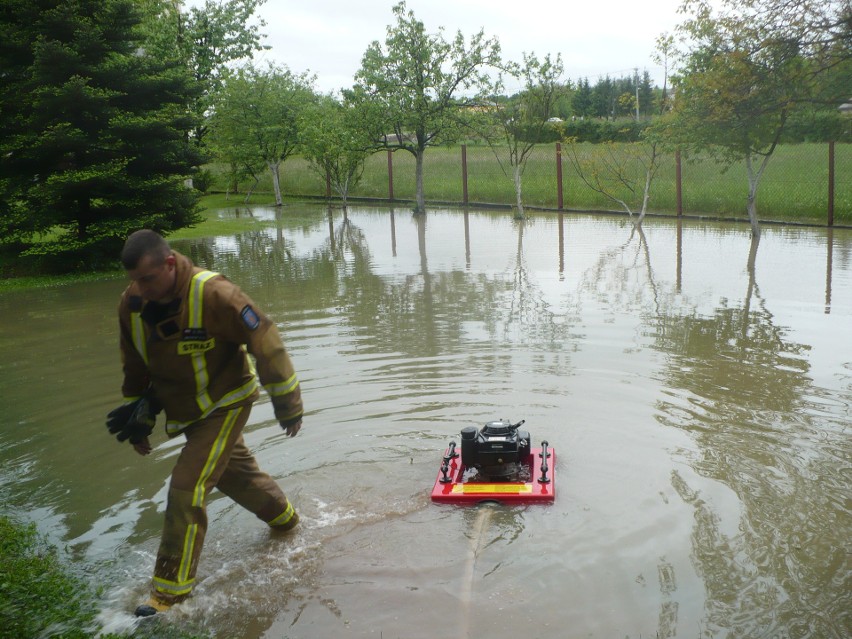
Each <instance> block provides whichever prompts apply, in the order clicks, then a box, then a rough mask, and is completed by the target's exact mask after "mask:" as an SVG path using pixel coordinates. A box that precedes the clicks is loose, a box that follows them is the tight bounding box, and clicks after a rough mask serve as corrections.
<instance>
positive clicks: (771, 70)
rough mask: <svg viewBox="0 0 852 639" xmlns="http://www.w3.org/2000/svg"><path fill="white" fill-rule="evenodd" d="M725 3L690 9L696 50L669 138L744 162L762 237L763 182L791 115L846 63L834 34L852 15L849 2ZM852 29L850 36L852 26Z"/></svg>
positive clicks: (698, 0) (698, 2)
mask: <svg viewBox="0 0 852 639" xmlns="http://www.w3.org/2000/svg"><path fill="white" fill-rule="evenodd" d="M717 4H718V6H719V9H718V10H714V9H713V8H712V7H711V6H710V4H708V3H707V2H705V0H694V1H693V0H687V2H686V3H685V4H684V10H685V11H686V12H687V13H689V12H691V17H690V18H689V19H687V20H686V21H685V22H684V23H683V24H682V25H681V27H680V30H681V32H682V33H683V34H685V35H686V36H687V37H688V38H689V39H690V41H691V42H692V43H693V48H692V49H691V50H690V51H688V52H687V53H686V54H685V55H684V56H683V61H682V68H681V73H680V76H679V78H676V79H675V90H676V95H677V98H676V100H675V102H674V108H673V113H672V114H671V120H670V123H669V124H670V128H669V132H670V136H671V138H672V139H674V140H676V141H677V143H678V144H679V145H680V146H681V147H682V148H685V149H690V148H691V149H696V150H704V149H709V152H710V153H711V154H712V155H713V157H715V158H716V159H717V160H719V161H720V162H722V163H724V164H727V165H732V164H734V163H735V162H740V161H744V163H745V166H746V172H747V177H748V195H747V198H746V201H747V210H748V216H749V221H750V223H751V228H752V234H753V235H754V236H755V237H759V236H760V226H759V223H758V217H757V194H758V188H759V185H760V180H761V177H762V176H763V174H764V171H765V170H766V167H767V165H768V164H769V161H770V158H771V157H772V154H773V153H774V151H775V149H776V148H777V145H778V143H779V141H780V140H781V136H782V134H783V132H784V129H785V127H786V125H787V122H788V120H789V118H790V116H791V114H792V113H794V112H795V111H796V110H797V109H800V108H801V107H802V106H803V105H805V104H807V103H809V102H811V101H812V100H814V98H815V97H816V95H817V94H818V90H817V85H818V84H819V80H820V76H821V75H822V74H823V73H825V72H826V71H827V70H829V69H831V68H832V67H833V66H834V65H835V64H838V56H836V55H835V54H834V53H833V52H834V51H835V50H836V49H837V47H840V48H841V49H846V50H847V54H848V41H847V44H846V46H845V47H844V46H842V44H841V43H839V42H838V41H837V40H836V35H835V32H834V31H833V29H838V28H839V27H838V26H837V25H838V24H842V23H843V21H842V19H841V18H840V17H839V16H842V15H846V16H847V18H846V20H847V21H848V20H849V15H850V13H849V8H848V2H847V3H846V5H845V6H846V9H845V11H846V13H845V14H844V13H843V10H842V8H841V6H842V4H843V3H842V2H822V1H821V2H816V0H813V1H812V0H791V1H790V2H781V0H747V1H741V0H721V1H720V2H719V3H717ZM826 7H828V9H826ZM832 10H834V11H836V14H835V13H832ZM773 11H777V12H780V13H778V14H776V13H773ZM779 15H780V17H779ZM815 16H818V17H815ZM830 16H837V17H836V19H832V18H831V17H830ZM785 19H789V20H792V22H790V23H788V22H785ZM823 19H824V20H825V22H823ZM812 29H817V32H816V33H814V32H813V31H812ZM846 29H847V31H846V33H847V34H848V33H849V31H848V25H847V27H846ZM840 58H842V56H840ZM846 59H848V58H846ZM846 90H847V91H848V86H847V89H846ZM837 99H839V96H838V98H837ZM838 103H839V102H838Z"/></svg>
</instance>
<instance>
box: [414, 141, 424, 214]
mask: <svg viewBox="0 0 852 639" xmlns="http://www.w3.org/2000/svg"><path fill="white" fill-rule="evenodd" d="M423 151H424V149H418V150H417V152H416V153H415V154H414V167H415V168H414V175H415V179H416V182H417V187H416V188H417V193H416V198H417V199H416V204H415V205H414V212H415V213H425V212H426V198H425V196H424V195H423Z"/></svg>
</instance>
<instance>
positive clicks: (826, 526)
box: [0, 206, 852, 639]
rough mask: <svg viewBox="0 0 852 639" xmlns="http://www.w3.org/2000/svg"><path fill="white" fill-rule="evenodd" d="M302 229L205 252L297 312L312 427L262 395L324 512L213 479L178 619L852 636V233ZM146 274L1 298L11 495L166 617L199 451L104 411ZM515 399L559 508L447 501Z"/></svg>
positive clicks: (253, 634)
mask: <svg viewBox="0 0 852 639" xmlns="http://www.w3.org/2000/svg"><path fill="white" fill-rule="evenodd" d="M251 213H252V214H254V215H255V216H258V217H267V218H270V219H275V213H274V211H269V210H265V211H264V210H255V211H252V212H251ZM297 213H298V214H299V215H296V214H297ZM232 214H234V212H233V211H224V212H223V213H222V215H232ZM240 214H241V215H246V214H247V211H246V210H245V209H243V210H241V211H240ZM296 217H298V219H299V220H300V221H299V222H298V223H295V222H290V221H288V220H289V219H293V218H296ZM279 218H280V219H279V222H278V224H277V226H273V227H271V228H270V229H269V230H268V231H258V232H253V233H248V234H244V235H241V236H237V237H219V238H211V239H209V240H205V241H203V242H193V243H180V244H178V245H177V248H178V249H179V250H182V251H185V252H187V253H189V254H190V255H191V256H192V257H193V258H194V259H195V260H196V261H197V262H198V263H199V264H202V265H203V266H206V267H209V268H213V269H215V270H219V271H221V272H224V273H226V274H227V275H228V276H229V277H231V279H233V280H235V281H236V282H238V283H239V284H240V285H242V286H243V287H244V288H245V289H246V290H247V291H248V292H249V293H250V294H251V295H252V296H253V297H254V298H255V300H256V301H257V302H258V303H259V304H260V305H261V306H262V307H263V308H264V309H266V310H267V312H268V313H269V314H270V315H271V316H273V317H274V318H275V320H276V321H277V322H278V323H279V325H280V327H281V330H282V333H283V335H284V337H285V340H286V343H287V345H288V347H289V349H290V351H291V354H292V356H293V359H294V361H295V363H296V366H297V368H298V370H299V375H300V379H301V381H302V385H303V393H304V397H305V402H306V407H307V415H306V418H305V426H304V429H303V431H302V433H301V434H300V435H299V436H298V437H297V438H295V439H292V440H287V439H285V438H284V437H283V434H282V433H281V431H280V429H279V427H278V426H277V424H276V423H275V422H274V420H273V417H272V411H271V407H270V405H269V404H268V402H266V401H265V400H263V401H261V402H260V403H259V404H258V405H257V406H256V408H255V409H254V412H253V414H252V418H251V420H250V423H249V427H248V431H247V440H248V443H249V445H250V446H251V447H252V448H253V449H254V450H255V452H256V453H257V456H258V458H259V460H260V463H261V465H262V467H264V468H265V469H266V470H267V471H268V472H270V473H271V474H272V475H273V476H275V477H276V478H277V479H278V480H279V481H280V483H281V484H282V486H283V487H284V488H285V490H286V491H287V492H288V494H289V495H290V497H291V498H292V500H293V501H294V502H295V504H296V506H297V508H298V510H299V512H300V514H301V517H302V525H301V526H300V528H299V529H298V530H297V531H296V532H294V533H292V534H289V535H284V536H281V537H274V536H271V535H270V533H269V532H268V531H267V530H266V529H265V528H264V527H263V526H262V525H261V524H260V523H259V522H258V521H257V520H255V519H254V518H253V517H252V516H251V515H249V514H248V513H246V512H244V511H242V510H240V509H239V508H238V507H236V506H235V505H233V504H232V503H231V502H230V501H229V500H228V499H226V498H224V497H222V496H221V495H218V494H214V495H213V497H212V499H211V503H210V506H209V514H210V521H211V525H210V530H209V533H208V537H207V543H206V547H205V550H204V553H203V556H202V561H201V566H200V570H199V585H198V588H197V590H196V593H195V596H194V597H193V598H192V599H191V600H190V601H189V602H187V603H186V604H183V605H181V606H180V607H179V608H177V609H175V610H174V611H172V612H170V613H169V614H168V615H167V616H165V617H164V618H163V619H162V620H160V623H164V624H171V625H177V626H180V627H182V628H190V629H191V628H196V629H200V630H205V631H207V632H209V633H211V634H212V635H213V636H216V637H229V638H234V639H255V638H264V639H281V638H283V637H289V638H291V639H296V638H300V639H301V638H304V639H307V638H316V637H353V638H362V637H364V638H367V637H375V638H381V639H394V638H400V639H419V638H427V637H429V638H432V637H436V636H445V637H455V638H462V637H471V638H476V637H494V638H513V637H521V636H523V637H533V638H537V637H541V638H544V637H557V636H558V637H569V636H570V637H600V638H607V639H610V638H613V637H619V638H620V637H631V638H638V637H655V636H656V637H661V638H669V637H687V638H695V637H699V638H702V639H703V638H723V637H724V638H735V637H741V638H751V637H777V638H794V637H796V638H799V637H813V638H815V639H816V638H820V639H821V638H835V637H836V638H841V637H848V636H851V635H852V613H850V611H852V580H850V566H849V556H850V555H849V553H850V550H852V548H850V539H852V517H850V511H851V510H852V502H850V495H851V494H852V491H850V488H852V444H850V419H851V418H852V409H850V406H852V231H849V230H835V231H834V232H833V233H832V232H829V231H826V230H824V229H804V228H792V229H790V228H783V227H768V228H765V229H764V235H763V238H762V240H761V242H760V245H759V247H757V250H756V252H753V251H751V249H752V246H751V243H750V237H749V232H748V229H747V228H746V227H744V226H719V225H715V224H704V223H697V222H684V223H683V224H682V225H681V226H678V225H677V224H676V223H675V222H672V221H659V220H654V219H651V220H648V221H646V226H645V229H644V235H640V234H636V233H632V232H631V227H630V226H629V224H627V223H626V221H625V220H624V219H623V218H620V217H595V216H570V215H565V216H562V217H560V216H558V215H554V214H549V215H537V216H535V217H533V218H532V219H530V220H527V221H526V222H523V223H521V222H518V221H515V220H513V219H511V216H510V215H509V214H507V213H505V212H500V213H494V212H481V211H471V212H470V213H468V214H464V213H462V212H461V211H432V212H429V213H428V214H427V215H426V217H425V218H415V217H414V216H412V214H411V213H410V212H409V211H405V210H396V211H395V212H393V211H391V210H390V209H373V208H355V209H352V210H350V211H349V214H348V217H347V218H344V215H343V213H342V212H341V211H339V210H336V209H335V210H333V211H331V212H330V213H329V212H328V211H326V209H324V208H312V209H305V210H303V209H297V208H296V207H293V206H290V207H285V208H284V210H283V216H279ZM123 286H124V284H123V283H122V282H121V281H105V282H100V283H89V284H75V285H69V286H66V287H61V288H55V289H49V290H38V291H29V292H10V293H6V294H3V295H0V348H2V352H3V353H4V356H3V358H2V360H0V397H2V402H3V407H4V411H3V415H4V417H3V427H2V430H0V468H2V470H0V491H2V492H0V494H2V498H3V510H4V511H12V512H15V513H19V514H26V516H28V517H29V518H31V519H32V520H34V521H36V522H37V523H38V525H39V527H40V529H41V530H43V531H45V532H47V533H48V534H50V535H51V536H52V538H53V539H54V541H56V542H57V543H59V544H60V546H61V547H63V548H67V550H68V552H69V556H70V558H71V559H72V560H73V562H74V565H75V566H77V567H79V568H80V569H81V570H82V571H83V572H84V573H85V574H86V576H87V577H88V578H90V579H91V580H92V581H93V582H94V583H96V584H98V585H101V586H104V596H103V600H102V602H101V603H102V607H103V610H102V613H101V617H100V618H101V623H102V628H103V629H104V630H127V629H130V628H132V627H133V625H134V624H135V623H136V621H135V620H134V619H133V618H132V617H131V614H130V613H131V611H132V609H133V608H134V607H135V605H136V604H137V603H138V602H139V601H140V599H141V598H142V597H143V596H144V594H145V592H146V588H147V583H148V579H149V577H150V573H151V569H152V564H153V558H154V553H155V552H156V547H157V543H158V537H159V530H160V525H161V519H162V510H163V506H164V501H165V495H166V478H167V476H168V473H169V471H170V469H171V466H172V464H173V463H174V460H175V457H176V456H177V454H178V452H179V450H180V445H181V442H180V441H179V440H174V441H167V440H166V439H165V437H164V436H163V435H162V433H160V434H158V436H157V438H156V450H155V452H154V453H153V454H152V455H151V456H150V457H148V458H144V459H143V458H141V457H138V456H137V455H135V454H134V453H133V452H132V450H131V449H130V447H129V446H127V445H120V444H118V443H117V442H115V440H113V439H111V438H110V437H109V436H108V435H107V433H106V429H105V428H104V425H103V417H104V415H105V413H106V412H107V411H108V410H110V409H111V408H112V407H113V406H114V405H115V404H116V403H117V402H118V401H119V399H120V397H119V390H118V387H119V383H120V376H119V361H118V353H117V348H116V339H117V336H116V321H115V308H116V305H117V301H118V296H119V294H120V292H121V289H122V288H123ZM500 418H505V419H511V420H514V421H517V420H519V419H525V420H526V423H525V425H524V427H525V428H526V429H528V430H529V431H530V432H531V434H532V438H533V440H534V441H535V442H536V443H537V442H539V441H540V440H542V439H547V440H548V441H549V442H550V444H551V446H552V447H553V448H554V449H555V450H556V451H557V454H558V463H557V469H556V470H557V477H558V481H557V486H556V491H557V494H556V500H555V502H554V503H553V504H552V505H548V506H541V505H536V506H527V507H513V508H494V507H479V508H461V507H456V506H449V505H437V504H433V503H431V501H430V499H429V492H430V490H431V487H432V484H433V482H434V480H435V477H436V474H437V471H438V466H439V464H440V458H441V454H442V452H443V450H444V448H445V446H446V444H447V442H448V441H449V440H450V439H453V438H456V439H457V438H458V432H459V430H460V429H461V428H463V427H465V426H469V425H475V426H478V425H481V424H483V423H485V422H486V421H490V420H493V419H500Z"/></svg>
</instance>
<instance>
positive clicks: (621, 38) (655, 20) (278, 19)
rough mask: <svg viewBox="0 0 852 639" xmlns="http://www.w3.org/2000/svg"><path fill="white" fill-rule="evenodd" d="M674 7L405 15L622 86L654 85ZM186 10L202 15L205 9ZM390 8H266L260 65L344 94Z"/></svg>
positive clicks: (272, 1) (533, 6)
mask: <svg viewBox="0 0 852 639" xmlns="http://www.w3.org/2000/svg"><path fill="white" fill-rule="evenodd" d="M681 1H682V0H582V1H578V0H408V1H407V3H406V4H407V7H408V8H409V9H410V10H412V11H414V15H415V17H416V18H417V19H418V20H421V21H422V22H423V23H424V25H425V26H426V30H427V31H428V32H430V33H433V32H437V31H438V29H439V28H440V27H444V32H445V37H446V38H447V39H448V40H449V39H450V38H452V37H453V36H454V35H455V33H456V31H458V30H461V32H462V34H464V35H465V37H466V38H469V37H470V36H471V35H472V34H474V33H476V32H478V31H479V30H480V29H484V30H485V34H486V36H489V37H491V36H496V37H497V39H498V40H499V41H500V46H501V48H502V52H503V57H504V59H510V60H516V61H520V60H521V56H522V53H523V52H525V51H526V52H535V53H536V54H537V55H538V56H539V58H541V57H543V56H544V55H545V54H547V53H550V54H551V55H553V56H555V55H556V54H557V53H561V54H562V60H563V62H564V65H565V75H566V77H567V78H570V79H572V80H576V79H578V78H581V77H588V78H589V80H590V82H591V83H592V84H594V82H595V80H597V78H599V77H601V76H604V75H606V74H609V75H610V76H613V77H621V76H624V75H630V74H632V73H633V69H634V68H638V69H639V73H640V74H641V73H642V71H643V70H646V69H647V70H648V72H649V73H651V77H652V79H653V80H654V82H655V83H657V84H661V83H662V79H663V71H662V68H661V67H659V66H658V65H656V64H655V63H654V62H653V60H652V57H651V56H652V53H653V51H654V42H655V40H656V38H657V37H658V36H659V35H660V34H661V33H663V32H667V31H671V30H672V29H673V28H674V26H675V25H676V24H678V23H679V22H681V21H682V19H683V16H682V15H680V14H678V13H677V9H678V7H679V6H680V4H681ZM187 4H191V5H194V6H203V4H204V3H203V0H190V1H189V2H188V3H187ZM394 4H396V0H267V2H266V3H265V4H264V5H262V6H261V7H260V10H259V14H260V15H261V16H262V17H263V18H264V19H265V20H266V23H267V24H266V27H265V28H264V29H263V32H264V33H266V36H267V37H266V40H265V43H266V44H267V45H269V46H271V47H272V48H271V50H269V51H267V52H264V53H262V54H260V56H259V59H260V60H267V59H268V60H271V61H274V62H276V63H278V64H285V65H287V66H288V67H289V68H290V69H291V70H292V71H295V72H302V71H310V72H311V73H313V74H315V75H316V78H317V79H316V84H315V86H316V88H317V89H318V90H319V91H322V92H331V91H336V90H339V89H341V88H343V87H350V86H352V84H353V78H354V75H355V73H356V72H357V70H358V69H359V68H360V66H361V57H362V56H363V54H364V51H365V50H366V49H367V46H368V45H369V44H370V43H371V42H372V41H373V40H378V41H379V42H381V43H382V44H384V41H385V36H386V33H387V32H386V29H387V26H388V25H389V24H391V23H392V22H393V14H392V12H391V8H392V7H393V5H394Z"/></svg>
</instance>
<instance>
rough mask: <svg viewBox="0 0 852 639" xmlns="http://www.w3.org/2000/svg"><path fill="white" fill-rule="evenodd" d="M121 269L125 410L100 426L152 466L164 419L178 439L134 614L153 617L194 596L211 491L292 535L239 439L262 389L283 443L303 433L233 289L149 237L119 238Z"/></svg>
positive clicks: (290, 379)
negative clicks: (124, 280) (143, 594)
mask: <svg viewBox="0 0 852 639" xmlns="http://www.w3.org/2000/svg"><path fill="white" fill-rule="evenodd" d="M121 261H122V264H123V265H124V268H125V270H126V271H127V274H128V276H129V277H130V280H131V283H130V285H129V286H128V287H127V289H126V290H125V291H124V293H123V295H122V297H121V302H120V304H119V309H118V315H119V323H120V331H121V332H120V350H121V359H122V366H123V371H124V382H123V385H122V394H123V396H124V400H125V403H124V404H123V405H122V406H121V407H119V408H117V409H115V410H114V411H112V412H111V413H110V414H109V415H108V417H107V426H108V428H109V430H110V432H112V433H113V434H115V435H116V436H117V438H118V439H119V441H125V440H129V442H130V443H131V445H132V446H133V448H134V449H135V451H136V452H137V453H139V454H140V455H148V454H149V453H150V452H151V444H150V442H149V439H148V436H149V435H150V433H151V432H152V429H153V426H154V421H155V416H156V414H157V413H158V412H159V411H160V410H161V409H162V410H164V411H165V414H166V434H167V435H168V436H169V437H176V436H179V435H183V437H184V438H185V443H184V446H183V449H182V450H181V453H180V456H179V457H178V459H177V462H176V463H175V466H174V469H173V470H172V474H171V479H170V483H169V491H168V503H167V506H166V514H165V523H164V526H163V534H162V538H161V540H160V547H159V551H158V553H157V560H156V564H155V567H154V578H153V582H152V594H151V598H150V599H149V600H148V601H147V602H146V603H145V604H143V605H141V606H139V607H138V608H137V609H136V615H137V616H149V615H153V614H156V613H157V612H163V611H165V610H167V609H168V608H169V607H170V606H172V605H173V604H175V603H178V602H180V601H182V600H183V599H185V598H186V597H188V596H189V595H190V593H191V592H192V588H193V585H194V582H195V575H196V570H197V568H198V560H199V556H200V554H201V548H202V546H203V543H204V536H205V533H206V531H207V511H206V505H207V497H208V495H209V494H210V492H211V491H212V490H213V488H218V489H219V490H220V491H222V492H223V493H225V494H226V495H227V496H228V497H230V498H231V499H233V500H234V501H235V502H237V503H238V504H240V505H241V506H243V507H244V508H246V509H248V510H249V511H251V512H252V513H254V514H255V515H256V516H257V517H258V518H259V519H261V520H262V521H264V522H266V523H267V524H268V525H269V526H270V527H271V528H272V529H275V530H288V529H291V528H293V527H294V526H295V525H296V524H297V523H298V521H299V517H298V515H297V514H296V512H295V510H294V509H293V506H292V504H291V503H290V502H289V501H288V500H287V497H286V496H285V494H284V493H283V492H282V490H281V488H280V487H279V486H278V484H277V483H276V482H275V481H274V480H273V479H272V478H271V477H270V476H269V475H267V474H266V473H264V472H262V471H261V470H260V469H259V468H258V465H257V462H256V461H255V459H254V457H253V455H252V454H251V452H250V451H249V449H248V448H247V447H246V444H245V442H244V440H243V436H242V431H243V427H244V426H245V424H246V422H247V421H248V417H249V412H250V410H251V406H252V403H253V402H254V401H255V400H256V399H257V397H258V394H259V385H262V386H263V388H264V389H265V390H266V392H267V393H268V394H269V396H270V398H271V400H272V405H273V408H274V411H275V417H276V419H277V420H278V421H279V423H280V424H281V427H282V428H283V429H284V431H285V432H286V434H287V435H288V436H290V437H293V436H295V435H296V434H297V433H298V432H299V429H300V428H301V426H302V399H301V390H300V387H299V381H298V378H297V377H296V373H295V371H294V369H293V364H292V362H291V361H290V357H289V355H288V354H287V351H286V350H285V348H284V345H283V343H282V341H281V337H280V335H279V333H278V330H277V327H276V326H275V324H274V323H273V322H272V321H270V319H269V318H268V317H267V316H266V315H264V313H263V312H262V311H260V309H258V308H257V306H256V305H255V303H254V302H253V301H252V300H251V299H250V298H249V297H248V296H247V295H246V294H245V293H243V291H241V290H240V288H239V287H237V286H236V285H235V284H233V283H232V282H230V281H229V280H228V279H226V278H225V277H223V276H222V275H219V274H218V273H214V272H211V271H207V270H204V269H201V268H198V267H196V266H194V265H193V263H192V262H191V261H190V260H189V258H187V257H185V256H183V255H181V254H180V253H178V252H176V251H173V250H171V248H170V247H169V245H168V243H167V242H166V240H165V239H164V238H163V237H162V236H160V235H159V234H158V233H156V232H154V231H150V230H141V231H136V232H135V233H132V234H131V235H130V236H129V237H128V238H127V241H126V243H125V245H124V249H123V250H122V253H121ZM249 354H250V355H252V356H253V358H254V361H252V360H250V359H249V357H248V355H249Z"/></svg>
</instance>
